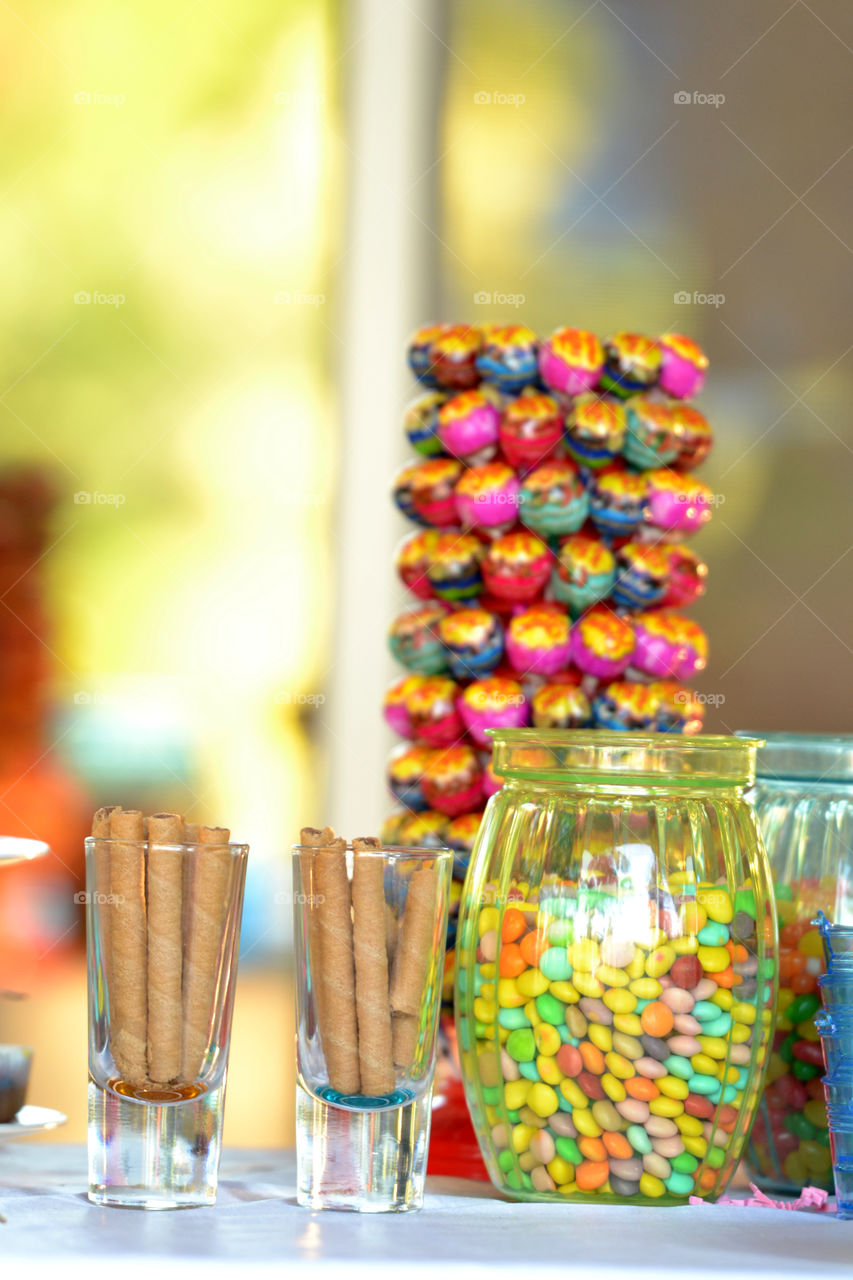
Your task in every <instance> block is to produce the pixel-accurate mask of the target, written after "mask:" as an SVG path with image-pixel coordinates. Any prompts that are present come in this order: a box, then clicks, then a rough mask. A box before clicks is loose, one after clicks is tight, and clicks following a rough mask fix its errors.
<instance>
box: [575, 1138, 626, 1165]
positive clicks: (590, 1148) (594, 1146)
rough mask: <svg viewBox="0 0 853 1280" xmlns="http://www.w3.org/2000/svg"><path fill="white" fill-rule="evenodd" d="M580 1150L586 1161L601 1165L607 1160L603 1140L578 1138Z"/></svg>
mask: <svg viewBox="0 0 853 1280" xmlns="http://www.w3.org/2000/svg"><path fill="white" fill-rule="evenodd" d="M628 1145H629V1146H630V1143H629V1144H628ZM578 1150H579V1151H580V1153H581V1155H582V1156H583V1157H584V1159H586V1160H593V1161H596V1162H597V1163H600V1162H601V1161H602V1160H606V1159H607V1148H606V1146H605V1145H604V1143H603V1142H602V1140H601V1138H578ZM632 1154H633V1153H632Z"/></svg>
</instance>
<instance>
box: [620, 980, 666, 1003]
mask: <svg viewBox="0 0 853 1280" xmlns="http://www.w3.org/2000/svg"><path fill="white" fill-rule="evenodd" d="M628 990H629V991H630V992H632V993H633V994H634V995H635V996H637V997H638V998H639V999H640V1000H657V998H658V996H659V995H660V993H661V992H662V991H663V986H662V985H661V983H659V982H658V980H657V978H635V979H634V981H633V982H632V983H630V985H629V987H628Z"/></svg>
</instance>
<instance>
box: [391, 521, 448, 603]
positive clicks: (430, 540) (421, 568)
mask: <svg viewBox="0 0 853 1280" xmlns="http://www.w3.org/2000/svg"><path fill="white" fill-rule="evenodd" d="M438 538H439V534H438V532H437V531H436V530H435V529H424V530H423V532H422V533H412V534H409V536H408V537H406V538H404V539H403V541H402V542H401V543H400V545H399V546H398V547H397V552H396V556H395V564H396V568H397V573H398V574H399V576H400V581H401V582H402V583H403V585H404V586H405V587H408V589H409V591H411V593H412V595H415V596H417V597H418V599H420V600H429V599H430V598H431V597H432V587H431V586H430V581H429V578H428V577H427V570H428V569H429V562H430V558H431V557H432V555H433V554H434V552H435V548H436V544H437V542H438Z"/></svg>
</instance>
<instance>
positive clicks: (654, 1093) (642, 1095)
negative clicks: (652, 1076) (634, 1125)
mask: <svg viewBox="0 0 853 1280" xmlns="http://www.w3.org/2000/svg"><path fill="white" fill-rule="evenodd" d="M622 1083H623V1084H624V1086H625V1092H626V1093H628V1094H630V1096H631V1097H632V1098H639V1099H640V1101H641V1102H651V1100H652V1098H658V1097H660V1089H659V1088H658V1087H657V1085H656V1084H655V1082H654V1080H648V1079H646V1077H645V1076H632V1077H631V1079H630V1080H623V1081H622Z"/></svg>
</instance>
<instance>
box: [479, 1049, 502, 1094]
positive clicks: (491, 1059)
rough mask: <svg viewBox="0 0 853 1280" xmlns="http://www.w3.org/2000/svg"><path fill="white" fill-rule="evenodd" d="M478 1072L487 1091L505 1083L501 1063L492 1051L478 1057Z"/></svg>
mask: <svg viewBox="0 0 853 1280" xmlns="http://www.w3.org/2000/svg"><path fill="white" fill-rule="evenodd" d="M477 1071H478V1073H479V1076H480V1079H481V1080H482V1082H483V1084H484V1085H485V1086H486V1088H487V1089H493V1088H494V1087H495V1086H496V1085H499V1084H502V1083H503V1081H502V1080H501V1067H500V1063H499V1061H498V1059H497V1058H496V1057H495V1055H494V1053H492V1051H491V1050H489V1051H488V1052H487V1053H485V1052H484V1053H479V1054H478V1055H477Z"/></svg>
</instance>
